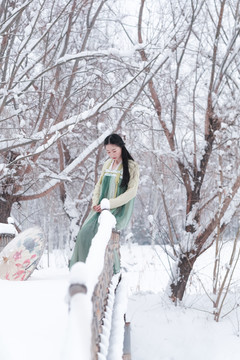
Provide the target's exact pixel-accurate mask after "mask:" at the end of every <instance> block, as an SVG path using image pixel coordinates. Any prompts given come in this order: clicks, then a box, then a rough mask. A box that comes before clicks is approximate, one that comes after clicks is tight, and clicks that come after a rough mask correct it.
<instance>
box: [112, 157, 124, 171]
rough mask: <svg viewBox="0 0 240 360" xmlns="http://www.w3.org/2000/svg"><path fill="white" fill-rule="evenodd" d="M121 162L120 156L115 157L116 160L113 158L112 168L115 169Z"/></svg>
mask: <svg viewBox="0 0 240 360" xmlns="http://www.w3.org/2000/svg"><path fill="white" fill-rule="evenodd" d="M121 162H122V158H120V159H117V160H113V162H112V169H116V168H117V167H118V166H119V165H120V164H121Z"/></svg>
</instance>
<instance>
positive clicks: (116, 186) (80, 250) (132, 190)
mask: <svg viewBox="0 0 240 360" xmlns="http://www.w3.org/2000/svg"><path fill="white" fill-rule="evenodd" d="M104 146H105V149H106V151H107V154H108V156H109V158H110V159H108V160H107V161H106V162H105V163H104V165H103V168H102V172H101V176H100V179H99V180H98V182H97V184H96V186H95V189H94V192H93V198H92V211H91V212H90V214H89V215H88V217H87V219H86V220H85V222H84V224H83V226H82V228H81V230H80V231H79V233H78V236H77V241H76V244H75V248H74V251H73V255H72V258H71V260H70V267H71V266H72V265H73V264H74V263H75V262H77V261H83V262H85V261H86V258H87V255H88V252H89V248H90V246H91V242H92V239H93V237H94V236H95V234H96V233H97V230H98V217H99V214H100V212H101V211H102V210H103V204H104V208H105V209H106V208H108V209H110V211H111V212H112V214H113V215H114V216H115V218H116V221H117V224H116V229H117V230H121V229H123V228H125V227H126V226H127V224H128V222H129V220H130V217H131V215H132V211H133V204H134V198H135V196H136V193H137V188H138V181H139V169H138V164H137V163H136V162H135V161H134V160H133V158H132V156H131V155H130V154H129V152H128V151H127V149H126V147H125V144H124V142H123V140H122V138H121V136H119V135H117V134H111V135H109V136H107V137H106V139H105V140H104ZM102 199H104V201H103V202H102V204H101V201H102ZM107 199H108V200H107Z"/></svg>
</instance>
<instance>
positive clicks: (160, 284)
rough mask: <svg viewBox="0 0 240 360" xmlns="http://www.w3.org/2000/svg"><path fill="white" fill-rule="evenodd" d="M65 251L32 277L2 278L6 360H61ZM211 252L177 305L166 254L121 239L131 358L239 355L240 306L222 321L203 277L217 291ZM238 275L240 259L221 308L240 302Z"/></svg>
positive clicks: (0, 334) (0, 352)
mask: <svg viewBox="0 0 240 360" xmlns="http://www.w3.org/2000/svg"><path fill="white" fill-rule="evenodd" d="M61 256H62V255H61ZM61 256H60V255H57V256H56V257H55V258H54V259H53V258H51V259H50V267H49V268H48V267H46V265H47V264H46V259H43V261H42V266H43V267H44V268H42V269H40V270H36V271H35V272H34V273H33V274H32V276H31V278H30V279H29V280H27V281H26V282H10V281H4V280H0V294H1V297H0V321H1V327H0V359H1V360H17V359H18V360H30V359H34V360H62V359H63V357H62V353H63V347H64V343H65V338H66V331H67V320H68V306H67V303H66V301H65V295H66V291H67V286H68V269H67V268H66V266H65V267H62V264H64V258H63V256H62V258H61ZM212 259H213V252H212V251H208V253H206V254H205V255H204V256H203V257H202V258H201V260H200V261H199V262H198V263H197V264H196V268H195V274H194V275H193V276H192V278H191V286H190V287H189V289H188V292H187V294H186V297H185V299H184V301H183V304H182V305H181V306H179V307H174V306H173V305H172V304H171V303H170V301H169V300H168V297H167V296H166V294H165V289H166V286H167V283H168V279H169V278H168V271H169V270H168V268H167V259H166V257H165V254H164V253H163V252H162V251H161V250H160V249H159V248H157V251H155V250H153V249H152V248H151V247H150V246H138V245H125V246H122V268H123V276H124V277H125V278H126V279H127V280H128V292H129V299H128V311H127V320H128V321H130V322H131V345H132V360H193V359H194V360H200V359H201V360H202V359H204V360H210V359H211V360H212V359H218V360H228V359H229V360H230V359H231V360H238V359H239V354H240V339H239V335H240V320H239V319H240V314H239V313H238V308H237V309H235V310H233V311H231V312H230V314H229V315H227V316H225V317H224V318H223V319H221V321H220V322H219V323H216V322H215V321H214V320H213V316H212V304H211V302H210V300H209V298H208V295H206V293H205V291H204V290H203V287H202V285H201V283H200V281H199V277H200V278H201V282H202V283H203V285H204V287H205V290H206V291H207V293H208V294H211V286H212V284H211V274H212ZM238 279H240V268H239V265H238V268H236V271H235V278H234V283H233V287H232V289H231V293H230V296H229V297H228V298H227V301H226V308H225V309H224V311H223V314H224V313H226V312H228V311H229V310H231V308H232V306H234V305H236V304H237V303H238V302H239V295H238V294H239V291H238V289H239V281H238ZM64 360H66V359H64ZM81 360H84V359H81ZM111 360H116V359H111Z"/></svg>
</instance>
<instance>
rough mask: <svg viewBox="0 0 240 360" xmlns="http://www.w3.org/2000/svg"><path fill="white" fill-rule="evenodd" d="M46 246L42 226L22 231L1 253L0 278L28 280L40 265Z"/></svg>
mask: <svg viewBox="0 0 240 360" xmlns="http://www.w3.org/2000/svg"><path fill="white" fill-rule="evenodd" d="M44 246H45V239H44V235H43V232H42V230H41V228H39V227H33V228H30V229H27V230H25V231H23V232H21V233H20V234H19V235H17V236H16V237H15V238H14V239H13V240H12V241H10V243H8V244H7V245H6V246H5V248H4V249H3V250H2V251H1V253H0V279H3V280H21V281H22V280H27V279H28V278H29V276H30V275H31V274H32V272H33V270H34V269H35V268H36V266H37V265H38V263H39V261H40V259H41V256H42V254H43V251H44Z"/></svg>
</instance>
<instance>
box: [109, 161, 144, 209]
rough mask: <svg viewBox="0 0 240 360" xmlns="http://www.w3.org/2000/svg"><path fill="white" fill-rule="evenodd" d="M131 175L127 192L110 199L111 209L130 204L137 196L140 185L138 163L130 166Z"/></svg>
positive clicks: (132, 163)
mask: <svg viewBox="0 0 240 360" xmlns="http://www.w3.org/2000/svg"><path fill="white" fill-rule="evenodd" d="M129 173H130V180H129V183H128V187H127V190H126V191H125V192H124V193H123V194H121V195H119V196H117V197H116V198H112V199H109V202H110V209H114V208H117V207H119V206H122V205H124V204H126V203H128V202H129V201H130V200H132V199H133V198H134V197H135V196H136V194H137V189H138V183H139V167H138V164H137V163H135V162H131V165H130V166H129Z"/></svg>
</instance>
